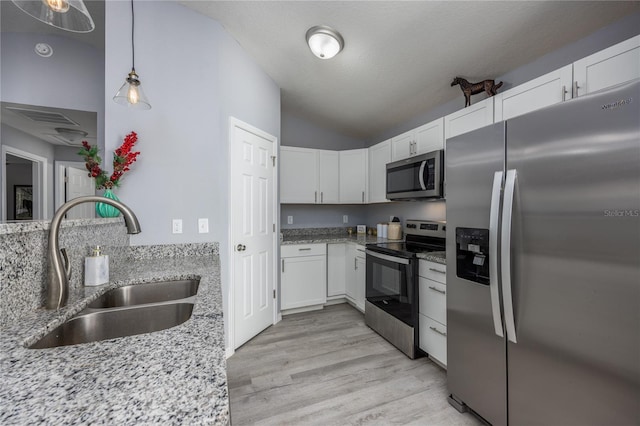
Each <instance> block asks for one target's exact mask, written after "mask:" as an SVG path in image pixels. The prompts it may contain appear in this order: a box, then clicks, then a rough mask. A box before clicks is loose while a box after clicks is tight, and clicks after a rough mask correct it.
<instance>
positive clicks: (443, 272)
mask: <svg viewBox="0 0 640 426" xmlns="http://www.w3.org/2000/svg"><path fill="white" fill-rule="evenodd" d="M429 270H430V271H433V272H437V273H439V274H446V272H445V271H441V270H440V269H436V268H429Z"/></svg>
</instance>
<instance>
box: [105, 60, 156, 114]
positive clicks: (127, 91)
mask: <svg viewBox="0 0 640 426" xmlns="http://www.w3.org/2000/svg"><path fill="white" fill-rule="evenodd" d="M113 100H114V101H115V102H116V103H118V104H120V105H124V106H128V107H129V108H135V109H151V104H150V103H149V100H148V99H147V96H146V95H145V94H144V91H143V90H142V85H141V84H140V80H139V79H138V74H136V72H135V71H134V70H131V72H130V73H129V75H128V76H127V79H126V80H125V82H124V84H123V85H122V87H120V90H118V93H116V95H115V96H114V97H113Z"/></svg>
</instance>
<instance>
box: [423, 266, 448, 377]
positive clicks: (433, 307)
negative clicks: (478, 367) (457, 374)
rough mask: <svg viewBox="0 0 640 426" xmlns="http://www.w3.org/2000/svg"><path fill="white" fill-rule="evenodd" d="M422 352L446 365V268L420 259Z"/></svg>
mask: <svg viewBox="0 0 640 426" xmlns="http://www.w3.org/2000/svg"><path fill="white" fill-rule="evenodd" d="M418 275H419V277H418V295H419V305H418V306H419V307H418V322H419V323H418V327H419V343H418V346H419V347H420V349H422V350H423V351H425V352H426V353H428V354H429V357H430V358H433V359H434V360H436V361H438V362H439V363H440V364H442V365H443V366H444V367H445V368H446V366H447V286H446V266H445V265H441V264H439V263H435V262H429V261H426V260H420V263H419V272H418Z"/></svg>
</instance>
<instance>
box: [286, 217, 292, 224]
mask: <svg viewBox="0 0 640 426" xmlns="http://www.w3.org/2000/svg"><path fill="white" fill-rule="evenodd" d="M287 225H293V216H287Z"/></svg>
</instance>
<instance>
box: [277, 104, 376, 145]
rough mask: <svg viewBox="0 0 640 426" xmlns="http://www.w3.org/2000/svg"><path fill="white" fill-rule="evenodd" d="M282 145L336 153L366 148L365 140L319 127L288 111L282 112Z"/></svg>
mask: <svg viewBox="0 0 640 426" xmlns="http://www.w3.org/2000/svg"><path fill="white" fill-rule="evenodd" d="M282 145H285V146H298V147H302V148H316V149H331V150H336V151H343V150H346V149H357V148H364V147H365V144H364V141H363V140H360V139H354V138H351V137H349V136H345V135H342V134H340V133H337V132H335V131H333V130H329V129H326V128H324V127H321V126H318V125H316V124H314V123H312V122H310V121H308V120H306V119H304V118H301V117H298V116H296V115H294V114H292V113H291V112H288V111H283V112H282Z"/></svg>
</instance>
